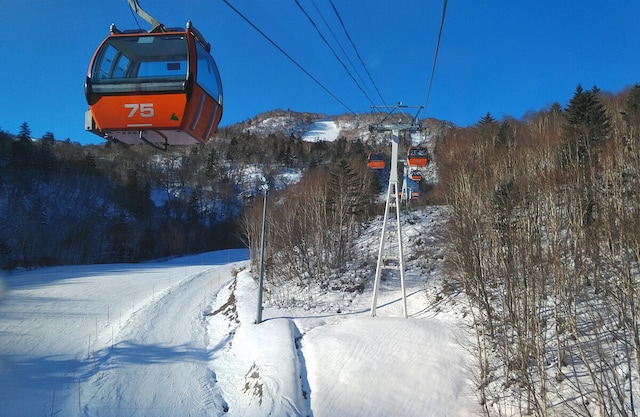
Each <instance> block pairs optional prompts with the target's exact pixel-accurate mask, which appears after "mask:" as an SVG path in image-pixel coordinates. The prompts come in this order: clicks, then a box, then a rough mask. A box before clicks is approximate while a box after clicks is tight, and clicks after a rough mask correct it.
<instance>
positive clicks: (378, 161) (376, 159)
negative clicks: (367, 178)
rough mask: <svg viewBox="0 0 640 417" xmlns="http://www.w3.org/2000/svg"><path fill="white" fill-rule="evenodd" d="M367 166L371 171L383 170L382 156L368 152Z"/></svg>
mask: <svg viewBox="0 0 640 417" xmlns="http://www.w3.org/2000/svg"><path fill="white" fill-rule="evenodd" d="M367 165H369V168H371V169H384V167H385V161H384V154H383V153H380V152H369V156H368V157H367Z"/></svg>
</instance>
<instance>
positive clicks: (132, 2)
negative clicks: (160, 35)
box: [129, 0, 164, 32]
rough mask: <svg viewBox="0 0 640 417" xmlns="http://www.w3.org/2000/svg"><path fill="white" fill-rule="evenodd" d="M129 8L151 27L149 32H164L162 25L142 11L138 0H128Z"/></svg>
mask: <svg viewBox="0 0 640 417" xmlns="http://www.w3.org/2000/svg"><path fill="white" fill-rule="evenodd" d="M129 6H131V8H132V9H133V10H134V11H135V12H136V13H137V14H138V16H140V17H141V18H143V19H144V20H145V21H146V22H147V23H149V24H150V25H151V30H150V31H149V32H162V31H164V25H163V24H162V23H161V22H160V21H159V20H158V19H156V18H155V17H153V16H151V15H150V14H149V13H147V12H146V11H144V10H143V9H142V7H140V3H138V0H129Z"/></svg>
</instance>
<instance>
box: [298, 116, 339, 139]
mask: <svg viewBox="0 0 640 417" xmlns="http://www.w3.org/2000/svg"><path fill="white" fill-rule="evenodd" d="M339 134H340V129H338V126H337V125H336V122H334V121H331V120H322V121H318V122H313V123H311V127H310V128H309V130H308V131H307V132H305V133H304V134H303V135H302V140H303V141H305V142H333V141H334V140H336V139H338V135H339Z"/></svg>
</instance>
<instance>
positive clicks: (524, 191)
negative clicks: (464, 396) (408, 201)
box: [437, 85, 640, 416]
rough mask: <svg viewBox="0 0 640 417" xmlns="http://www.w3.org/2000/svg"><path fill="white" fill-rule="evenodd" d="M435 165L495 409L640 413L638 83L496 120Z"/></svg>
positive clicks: (452, 146) (454, 266)
mask: <svg viewBox="0 0 640 417" xmlns="http://www.w3.org/2000/svg"><path fill="white" fill-rule="evenodd" d="M437 160H438V164H439V173H440V182H439V184H438V185H437V188H438V190H439V195H440V198H442V200H443V201H444V202H445V203H446V204H450V205H451V206H452V207H453V209H454V214H453V218H452V219H451V222H450V224H449V225H448V233H449V239H450V242H451V245H452V251H451V253H450V255H449V257H448V279H449V280H450V283H451V285H457V286H459V287H460V288H462V289H463V290H464V293H465V296H466V298H467V301H468V312H469V314H471V315H472V319H473V326H474V330H475V341H476V343H475V347H474V352H475V357H476V358H477V365H478V374H477V376H478V381H477V382H478V389H479V390H480V393H481V398H482V404H483V406H484V409H485V413H486V415H505V414H508V415H511V414H510V413H514V412H515V413H518V414H523V415H524V414H527V415H537V416H555V415H581V416H593V415H598V416H632V415H636V412H637V411H636V409H635V407H636V406H634V403H636V404H637V403H638V401H640V385H639V382H638V372H639V371H640V303H639V301H640V286H639V285H638V284H639V281H640V215H639V213H640V197H639V195H638V189H640V188H639V187H640V85H635V86H634V87H632V88H629V89H627V90H625V91H624V92H622V93H620V94H617V95H612V94H605V93H603V92H601V91H600V90H599V89H598V88H597V87H594V88H592V89H588V90H587V89H584V88H583V87H582V86H578V87H577V88H576V90H575V92H574V95H573V98H572V99H571V100H570V102H569V103H568V105H567V106H566V107H565V108H562V107H561V106H560V105H559V104H557V103H556V104H554V105H552V106H551V107H550V108H548V109H546V110H543V111H540V112H536V113H531V114H529V115H527V117H525V118H524V120H514V119H506V120H503V121H501V122H499V121H497V120H495V119H494V118H493V117H492V116H491V115H490V114H487V115H486V116H485V117H483V118H482V119H481V120H480V121H479V122H478V123H477V124H476V125H475V126H473V127H471V128H467V129H457V130H454V131H451V132H450V134H449V135H448V136H447V137H446V139H445V140H444V141H443V143H441V144H440V146H439V149H438V154H437ZM514 401H515V402H514Z"/></svg>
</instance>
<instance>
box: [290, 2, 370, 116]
mask: <svg viewBox="0 0 640 417" xmlns="http://www.w3.org/2000/svg"><path fill="white" fill-rule="evenodd" d="M294 1H295V2H296V5H298V8H299V9H300V10H301V11H302V13H303V14H304V15H305V16H306V17H307V19H309V22H310V23H311V26H313V27H314V29H315V30H316V32H318V35H319V36H320V38H321V39H322V41H323V42H324V43H325V45H327V47H328V48H329V49H330V50H331V52H332V53H333V56H334V57H335V58H336V59H337V60H338V62H339V63H340V65H342V68H344V70H345V71H346V72H347V75H349V77H350V78H351V80H353V82H354V83H355V85H356V86H357V87H358V89H359V90H360V91H361V92H362V94H364V96H365V97H366V98H367V100H369V103H370V104H371V105H373V104H374V103H373V101H372V100H371V98H370V97H369V95H368V94H367V93H366V92H365V91H364V90H363V89H362V87H361V86H360V83H358V81H357V80H356V79H355V78H354V76H353V74H351V71H349V68H347V66H346V65H345V63H344V62H343V61H342V59H341V58H340V57H339V56H338V54H337V53H336V51H335V49H333V47H332V46H331V45H330V44H329V42H328V41H327V38H325V37H324V35H323V34H322V32H321V31H320V28H318V25H316V22H315V21H314V20H313V19H312V18H311V16H309V13H307V11H306V10H305V9H304V8H303V7H302V5H301V4H300V2H299V1H298V0H294Z"/></svg>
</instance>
